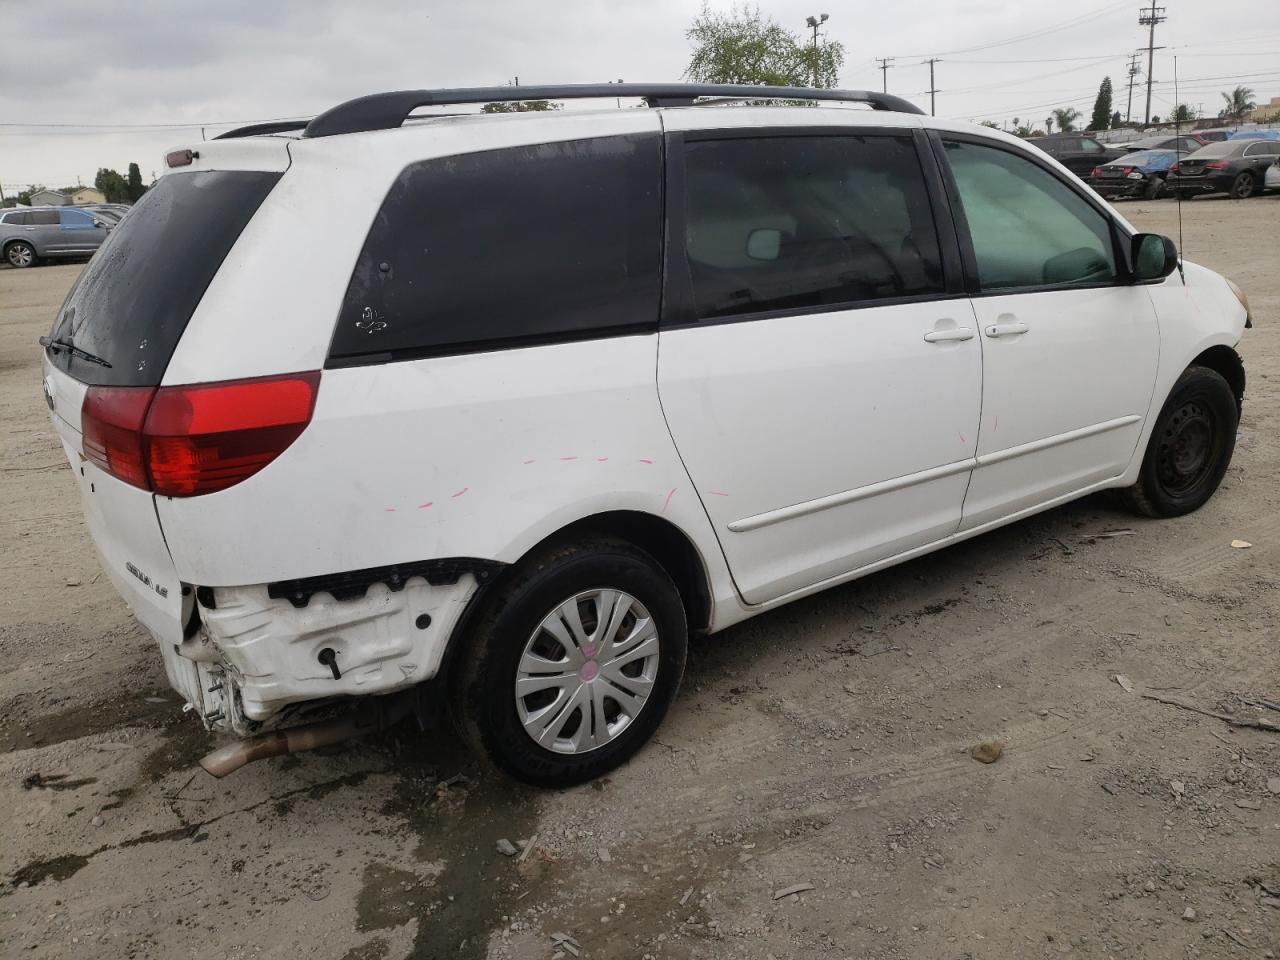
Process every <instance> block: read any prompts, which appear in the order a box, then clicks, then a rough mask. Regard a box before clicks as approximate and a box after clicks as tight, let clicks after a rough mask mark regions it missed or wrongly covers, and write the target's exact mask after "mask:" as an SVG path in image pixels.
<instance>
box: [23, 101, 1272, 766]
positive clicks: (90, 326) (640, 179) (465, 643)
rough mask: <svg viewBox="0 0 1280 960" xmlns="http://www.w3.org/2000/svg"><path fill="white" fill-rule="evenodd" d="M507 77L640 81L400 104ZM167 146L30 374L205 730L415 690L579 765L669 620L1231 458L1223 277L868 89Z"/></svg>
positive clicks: (316, 728)
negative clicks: (501, 83) (515, 80)
mask: <svg viewBox="0 0 1280 960" xmlns="http://www.w3.org/2000/svg"><path fill="white" fill-rule="evenodd" d="M517 92H518V95H519V96H520V97H522V98H525V99H548V100H554V101H568V100H573V99H582V98H590V97H607V98H608V99H609V100H610V101H612V100H613V98H615V97H636V98H641V100H642V103H643V104H644V105H646V106H647V107H648V109H621V110H619V109H607V110H582V109H565V110H560V111H554V112H543V113H511V114H498V115H489V114H484V115H480V114H472V115H450V116H435V117H431V116H427V117H414V116H411V114H412V113H413V112H414V111H416V110H419V109H421V108H424V107H440V106H449V105H454V104H462V103H471V104H478V103H485V102H492V101H498V100H504V99H505V100H510V99H512V98H513V93H517ZM717 98H719V99H720V100H723V101H726V102H724V103H719V104H718V103H717V102H716V100H717ZM788 99H792V100H795V99H804V100H807V101H810V103H811V104H813V105H811V106H810V107H809V108H807V109H806V108H798V107H796V106H788V105H785V104H780V105H777V106H767V105H760V101H762V100H788ZM743 100H747V101H750V102H747V103H743V102H742V101H743ZM868 108H870V109H868ZM406 121H407V122H406ZM166 165H167V173H166V175H165V176H163V177H162V178H161V179H160V181H159V182H158V183H157V185H156V186H155V187H154V188H153V189H152V190H151V191H149V192H148V193H147V194H146V196H145V197H144V198H143V199H142V200H141V201H140V202H139V203H138V204H137V206H136V207H135V208H134V210H133V211H132V213H131V214H130V216H129V217H127V218H126V219H125V220H124V221H123V222H122V223H121V224H120V226H119V227H118V228H116V229H115V230H114V231H112V233H111V236H110V238H109V239H108V240H107V242H106V243H105V244H104V245H103V247H102V249H101V250H100V251H99V253H98V254H97V256H95V258H94V259H93V261H92V262H91V263H90V264H89V266H88V267H87V268H86V269H85V271H84V273H83V274H82V276H81V277H80V279H79V281H78V282H77V284H76V286H75V287H74V289H73V290H72V291H71V293H70V294H69V296H68V297H67V300H66V303H65V304H64V305H63V307H62V308H61V310H60V311H59V313H58V315H57V317H56V319H55V321H54V325H53V330H52V332H51V334H50V336H49V337H46V338H43V340H42V342H43V343H44V345H45V354H44V374H45V379H44V389H45V395H46V399H47V402H48V404H49V406H50V408H51V410H52V411H53V422H54V424H55V426H56V428H57V430H58V433H59V435H60V437H61V439H62V442H63V445H64V446H65V449H66V453H67V456H68V458H69V460H70V462H71V465H72V467H73V469H74V470H75V473H76V476H77V479H78V482H79V484H80V489H81V493H82V496H83V501H84V511H85V515H86V518H87V521H88V526H89V529H90V531H91V533H92V535H93V539H94V542H95V543H96V544H97V547H98V550H99V551H100V553H101V557H102V563H103V567H104V569H105V570H106V571H107V573H108V575H109V576H110V577H111V579H112V581H113V582H114V584H115V586H116V587H117V589H118V590H119V591H120V593H121V594H122V595H123V596H124V598H125V599H126V600H127V601H128V603H129V605H130V606H131V607H132V609H133V611H134V613H135V614H136V616H137V618H138V619H139V620H140V621H141V622H142V623H143V625H144V626H145V627H146V628H147V629H148V631H150V633H151V634H152V635H153V636H154V637H155V639H156V641H157V643H158V645H159V648H160V653H161V655H162V656H163V658H164V663H165V666H166V670H167V672H168V676H169V680H170V682H171V683H172V684H173V686H174V687H175V688H176V689H177V690H178V691H179V692H180V693H181V694H182V695H183V696H184V697H185V698H186V700H187V701H188V702H189V704H190V706H191V707H193V708H194V709H195V710H196V711H197V712H198V713H199V715H200V716H202V717H203V718H204V722H205V723H206V724H207V725H208V726H209V727H210V728H211V729H214V730H218V731H225V732H227V733H230V734H234V735H236V736H237V737H238V738H241V739H240V740H238V741H237V742H236V743H233V744H232V745H230V746H228V747H227V748H225V749H223V750H221V751H219V752H218V754H217V755H215V756H212V757H210V758H206V767H207V768H208V769H210V770H211V771H213V772H216V773H219V774H221V773H225V772H228V771H229V770H231V769H234V768H235V767H236V766H238V765H239V764H241V763H243V762H246V761H248V760H250V759H254V758H256V757H260V756H265V755H270V754H274V753H280V752H284V751H288V750H294V749H303V748H306V747H309V746H314V745H316V744H318V743H323V742H331V741H333V740H335V739H338V738H340V737H342V736H347V735H349V734H350V733H352V732H353V731H355V730H360V729H368V728H370V727H372V726H375V725H376V724H378V723H385V722H389V721H391V720H394V719H395V718H397V717H399V716H402V715H404V714H405V713H406V712H407V711H409V710H413V709H424V708H425V706H427V705H430V703H432V702H434V701H437V700H438V701H443V702H447V703H448V705H449V709H450V711H451V713H452V715H453V717H454V718H455V719H456V722H457V723H458V725H459V727H460V729H461V730H462V732H463V733H464V734H465V735H466V737H467V738H468V739H469V740H470V741H471V742H473V743H476V744H478V745H480V746H482V748H483V749H484V750H485V751H486V752H487V753H488V754H489V755H490V756H491V757H492V758H493V760H494V762H496V763H497V765H498V766H500V767H501V768H502V769H504V770H506V771H507V772H509V773H510V774H512V775H514V776H516V777H518V778H521V779H524V780H526V781H530V782H533V783H537V784H543V785H563V784H569V783H574V782H579V781H582V780H585V779H587V778H590V777H594V776H596V775H598V774H600V773H601V772H603V771H606V770H608V769H610V768H611V767H613V766H616V765H617V764H618V763H620V762H622V761H623V760H624V759H625V758H627V757H628V756H629V755H630V754H632V753H633V752H634V751H635V750H637V749H638V748H639V747H640V746H641V745H642V744H643V743H644V742H645V741H646V739H647V738H648V737H649V736H650V735H651V734H652V733H653V732H654V730H655V728H656V727H657V726H658V724H659V722H660V721H661V719H662V717H663V715H664V713H665V712H666V710H667V708H668V707H669V705H670V704H671V702H672V699H673V698H674V696H675V694H676V690H677V687H678V686H679V683H680V678H681V673H682V671H683V668H684V661H685V648H686V640H687V638H688V636H689V634H690V633H692V632H697V633H709V632H713V631H718V630H723V629H724V628H725V627H728V626H730V625H732V624H734V623H737V622H739V621H741V620H744V619H745V618H747V617H750V616H752V615H754V614H756V613H760V612H762V611H765V610H770V609H772V608H774V607H777V606H779V605H780V604H784V603H787V602H788V601H790V600H795V599H796V598H798V597H803V596H806V595H808V594H811V593H814V592H815V591H818V590H822V589H823V588H825V587H829V586H832V585H834V584H839V583H844V582H846V581H848V580H851V579H853V578H855V577H859V576H862V575H863V574H866V573H869V572H871V571H873V570H878V569H880V568H882V567H885V566H888V565H890V564H894V563H899V562H901V561H903V560H907V559H910V558H912V557H916V556H919V555H921V554H923V553H926V552H928V551H930V550H935V549H937V548H939V547H943V546H946V545H947V544H951V543H955V542H957V541H959V540H963V539H966V538H969V537H972V536H976V535H978V534H981V533H983V532H985V531H987V530H991V529H993V528H995V527H997V526H1000V525H1001V524H1005V523H1009V522H1011V521H1014V520H1017V519H1019V518H1021V517H1026V516H1028V515H1030V514H1033V513H1035V512H1037V511H1041V510H1045V509H1047V508H1050V507H1053V506H1056V505H1058V504H1061V503H1065V502H1067V501H1069V500H1072V499H1074V498H1076V497H1081V496H1084V495H1085V494H1088V493H1092V492H1094V491H1097V490H1102V489H1104V488H1109V487H1111V488H1119V489H1122V490H1124V491H1126V494H1127V497H1128V499H1129V501H1130V502H1131V503H1132V504H1133V505H1134V507H1135V508H1137V509H1138V510H1140V511H1142V512H1144V513H1146V514H1148V515H1152V516H1166V517H1172V516H1177V515H1179V514H1183V513H1186V512H1188V511H1191V510H1195V509H1196V508H1198V507H1200V506H1201V505H1202V504H1204V503H1205V501H1206V500H1208V498H1209V497H1210V496H1211V495H1212V493H1213V492H1214V490H1215V489H1216V488H1217V486H1218V484H1219V481H1220V480H1221V479H1222V476H1223V474H1224V472H1225V471H1226V469H1227V466H1228V463H1229V461H1230V459H1231V453H1232V449H1233V444H1234V440H1235V435H1236V425H1237V421H1238V417H1239V414H1240V407H1241V403H1242V399H1243V395H1244V388H1245V376H1244V368H1243V365H1242V363H1241V360H1240V356H1239V354H1238V353H1237V344H1238V342H1239V340H1240V338H1241V335H1242V332H1243V330H1244V329H1245V327H1247V326H1249V311H1248V306H1247V303H1246V300H1245V297H1244V295H1243V294H1242V293H1241V292H1240V291H1239V290H1238V289H1237V288H1236V287H1235V286H1234V285H1232V284H1231V283H1230V282H1229V281H1228V280H1225V279H1224V278H1222V277H1221V276H1219V275H1217V274H1215V273H1213V272H1211V271H1209V270H1206V269H1204V268H1202V267H1198V266H1195V265H1194V264H1190V263H1180V262H1179V260H1178V258H1177V254H1176V251H1175V250H1174V247H1173V244H1172V243H1171V242H1170V241H1169V240H1168V239H1166V238H1164V237H1161V236H1157V235H1154V234H1140V233H1137V232H1135V230H1134V229H1133V228H1132V227H1131V226H1130V225H1129V224H1127V223H1126V222H1125V221H1124V220H1123V219H1122V218H1121V217H1120V216H1119V215H1117V214H1116V213H1115V211H1113V210H1112V209H1111V208H1110V207H1109V206H1107V205H1106V204H1105V203H1104V202H1102V201H1101V200H1100V199H1099V198H1098V197H1097V195H1096V194H1094V193H1093V192H1092V191H1090V190H1089V189H1088V188H1087V187H1086V186H1085V185H1084V184H1082V183H1081V182H1080V181H1079V180H1078V179H1077V178H1076V177H1075V176H1073V175H1072V174H1070V173H1069V172H1068V171H1067V170H1066V169H1064V168H1063V167H1061V166H1060V165H1059V164H1058V163H1056V162H1055V161H1054V160H1052V159H1050V158H1049V157H1048V156H1046V155H1045V154H1043V153H1041V152H1040V151H1038V150H1036V149H1035V148H1033V147H1030V146H1028V145H1027V144H1025V143H1024V142H1022V141H1020V140H1018V139H1016V138H1014V137H1011V136H1008V135H1005V134H1002V133H1000V132H999V131H996V130H990V129H987V128H984V127H976V126H971V125H969V124H961V123H953V122H949V121H944V120H939V119H935V118H933V117H928V116H924V115H922V114H921V112H920V111H919V110H918V109H916V108H915V107H914V106H912V105H911V104H909V103H907V102H906V101H903V100H900V99H898V98H895V97H891V96H887V95H882V94H875V93H861V92H850V91H832V90H821V91H819V90H807V89H798V88H760V87H732V86H686V85H674V84H672V85H659V86H650V85H622V86H621V87H620V86H619V85H617V84H612V85H608V86H601V87H572V86H569V87H544V88H524V87H522V88H519V89H518V91H515V90H513V88H501V89H472V90H436V91H410V92H403V93H389V94H379V95H374V96H370V97H365V98H362V99H360V100H355V101H351V102H350V103H346V104H343V105H341V106H338V107H336V108H334V109H333V110H330V111H329V112H327V113H325V114H323V115H321V116H319V117H317V118H315V119H314V120H312V121H310V122H309V123H308V124H305V125H303V124H287V123H285V124H272V125H266V126H259V127H254V128H248V129H245V130H240V131H233V132H232V133H230V134H227V135H224V136H223V137H222V138H219V139H218V140H216V141H213V142H209V143H199V144H193V145H192V146H191V147H190V148H189V149H180V150H175V151H173V152H172V153H170V154H168V156H167V157H166ZM370 694H379V695H384V696H378V697H367V695H370ZM361 697H367V699H363V700H361V699H357V698H361ZM245 738H248V739H245Z"/></svg>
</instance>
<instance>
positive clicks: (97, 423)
mask: <svg viewBox="0 0 1280 960" xmlns="http://www.w3.org/2000/svg"><path fill="white" fill-rule="evenodd" d="M319 386H320V372H319V371H318V370H317V371H311V372H309V373H294V374H287V375H285V376H279V377H258V378H255V379H252V380H228V381H225V382H222V383H200V384H192V385H190V386H181V387H160V388H159V389H156V388H155V387H90V388H89V391H88V393H86V394H85V399H84V407H83V409H82V411H81V415H80V416H81V429H82V431H83V434H84V451H85V456H87V457H88V458H89V459H90V460H92V461H93V462H94V463H96V464H98V466H100V467H102V469H104V470H106V471H107V472H108V473H110V474H112V475H113V476H116V477H118V478H119V479H121V480H123V481H125V483H130V484H133V485H134V486H135V487H141V488H142V489H144V490H153V491H155V492H156V493H159V494H162V495H164V496H169V497H190V496H197V495H199V494H202V493H213V492H214V491H215V490H224V489H226V488H227V487H229V486H232V485H233V484H236V483H239V482H240V481H241V480H244V479H246V478H248V477H251V476H253V475H254V474H255V473H257V472H258V471H259V470H261V469H262V468H263V467H265V466H266V465H267V464H269V463H270V462H271V461H272V460H274V459H275V458H276V457H278V456H280V454H282V453H284V451H285V450H286V449H288V447H289V445H290V444H291V443H293V441H294V440H296V439H298V437H299V436H300V435H301V434H302V431H303V430H305V429H306V427H307V424H308V423H310V422H311V414H312V412H313V411H314V409H315V400H316V393H317V391H318V389H319Z"/></svg>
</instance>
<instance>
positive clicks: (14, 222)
mask: <svg viewBox="0 0 1280 960" xmlns="http://www.w3.org/2000/svg"><path fill="white" fill-rule="evenodd" d="M4 222H5V223H7V224H10V225H11V226H15V227H21V226H26V225H27V224H30V223H31V214H29V213H6V214H5V215H4Z"/></svg>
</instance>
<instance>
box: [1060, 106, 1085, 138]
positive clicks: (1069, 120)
mask: <svg viewBox="0 0 1280 960" xmlns="http://www.w3.org/2000/svg"><path fill="white" fill-rule="evenodd" d="M1053 119H1054V121H1055V122H1056V123H1057V124H1058V130H1059V131H1060V132H1062V133H1070V132H1071V131H1072V130H1074V129H1075V128H1076V127H1075V123H1076V121H1077V120H1078V119H1080V111H1079V110H1077V109H1076V108H1075V107H1058V109H1056V110H1054V111H1053Z"/></svg>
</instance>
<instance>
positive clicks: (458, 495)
mask: <svg viewBox="0 0 1280 960" xmlns="http://www.w3.org/2000/svg"><path fill="white" fill-rule="evenodd" d="M470 489H471V488H470V487H463V488H462V489H461V490H459V491H458V492H457V493H455V494H454V495H453V497H452V498H451V499H453V500H456V499H458V497H460V496H462V495H463V494H464V493H466V492H467V491H468V490H470Z"/></svg>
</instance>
